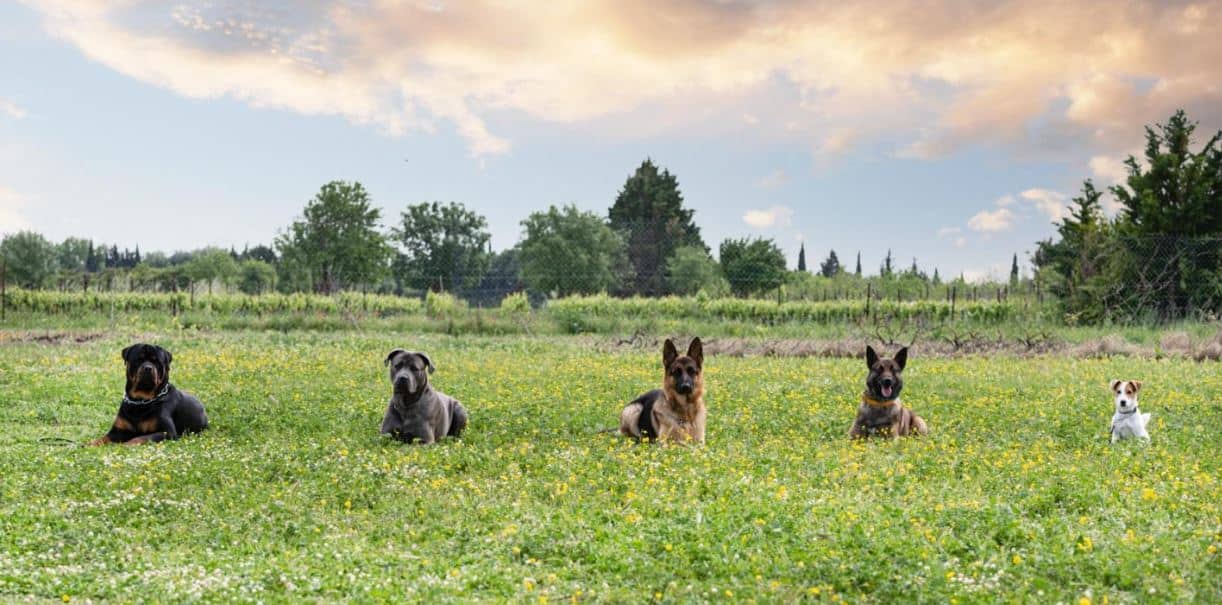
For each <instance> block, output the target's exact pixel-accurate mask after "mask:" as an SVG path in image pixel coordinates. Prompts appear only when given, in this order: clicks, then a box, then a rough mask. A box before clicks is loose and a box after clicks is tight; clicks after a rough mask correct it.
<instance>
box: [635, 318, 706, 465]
mask: <svg viewBox="0 0 1222 605" xmlns="http://www.w3.org/2000/svg"><path fill="white" fill-rule="evenodd" d="M662 368H663V370H664V371H665V372H666V374H665V377H664V378H663V380H662V388H661V389H655V390H652V391H649V392H648V393H645V394H644V395H641V396H640V397H637V398H636V399H634V400H632V402H631V403H629V404H628V405H627V406H625V407H624V410H623V411H622V412H620V415H619V430H620V432H621V433H623V434H625V435H628V436H629V437H632V438H634V439H636V440H638V441H639V440H641V439H648V440H650V441H657V440H659V439H660V440H663V441H680V442H684V441H694V442H696V443H704V427H705V420H706V417H707V416H708V410H707V409H706V408H705V407H704V347H703V345H701V343H700V339H699V338H694V339H692V342H691V344H690V345H689V346H688V347H687V355H683V356H680V355H679V351H678V349H676V348H675V343H674V342H672V341H671V340H670V339H667V340H666V344H665V345H664V346H663V347H662Z"/></svg>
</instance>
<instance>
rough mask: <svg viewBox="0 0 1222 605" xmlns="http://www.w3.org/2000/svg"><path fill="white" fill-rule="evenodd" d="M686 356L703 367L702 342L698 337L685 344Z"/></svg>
mask: <svg viewBox="0 0 1222 605" xmlns="http://www.w3.org/2000/svg"><path fill="white" fill-rule="evenodd" d="M687 356H688V357H691V358H692V359H694V360H695V361H696V365H697V366H699V367H700V368H704V343H702V342H700V337H699V336H697V337H695V338H693V339H692V344H690V345H687Z"/></svg>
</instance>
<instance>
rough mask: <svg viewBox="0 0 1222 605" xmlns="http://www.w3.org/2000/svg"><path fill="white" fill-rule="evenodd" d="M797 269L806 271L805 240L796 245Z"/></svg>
mask: <svg viewBox="0 0 1222 605" xmlns="http://www.w3.org/2000/svg"><path fill="white" fill-rule="evenodd" d="M798 271H800V272H802V273H806V242H802V244H801V246H799V247H798Z"/></svg>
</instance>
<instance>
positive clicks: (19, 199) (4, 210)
mask: <svg viewBox="0 0 1222 605" xmlns="http://www.w3.org/2000/svg"><path fill="white" fill-rule="evenodd" d="M24 206H25V197H23V196H22V195H21V194H19V193H17V192H16V191H14V190H12V189H9V188H8V187H5V186H3V185H0V233H13V232H14V231H21V230H22V229H29V228H30V223H29V221H27V220H26V218H25V216H24V215H22V213H21V208H22V207H24Z"/></svg>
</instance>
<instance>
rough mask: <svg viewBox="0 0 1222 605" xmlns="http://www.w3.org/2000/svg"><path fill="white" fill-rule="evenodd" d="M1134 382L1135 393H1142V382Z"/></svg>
mask: <svg viewBox="0 0 1222 605" xmlns="http://www.w3.org/2000/svg"><path fill="white" fill-rule="evenodd" d="M1132 382H1133V392H1134V393H1136V392H1138V391H1140V390H1141V381H1140V380H1134V381H1132Z"/></svg>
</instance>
